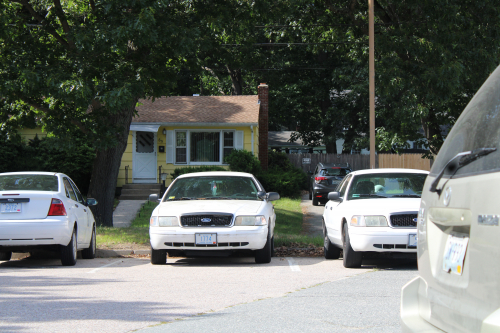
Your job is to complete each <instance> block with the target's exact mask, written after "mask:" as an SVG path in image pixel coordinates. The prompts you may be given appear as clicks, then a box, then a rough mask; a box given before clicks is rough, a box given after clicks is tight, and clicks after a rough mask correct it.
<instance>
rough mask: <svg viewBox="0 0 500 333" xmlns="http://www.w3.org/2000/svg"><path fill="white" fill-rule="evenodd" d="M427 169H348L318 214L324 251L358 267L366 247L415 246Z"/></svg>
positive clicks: (397, 249) (391, 250)
mask: <svg viewBox="0 0 500 333" xmlns="http://www.w3.org/2000/svg"><path fill="white" fill-rule="evenodd" d="M427 174H428V172H427V171H423V170H412V169H368V170H358V171H353V172H351V173H350V174H349V175H347V176H346V177H345V178H344V179H343V180H342V182H341V183H340V184H339V186H338V188H337V191H334V192H330V193H329V194H328V199H329V201H328V202H327V204H326V205H325V210H324V213H323V236H324V255H325V258H326V259H338V258H339V256H340V250H341V249H342V250H343V261H344V266H345V267H348V268H354V267H360V266H361V263H362V259H363V254H364V253H365V252H384V253H394V252H397V253H406V254H412V253H416V251H417V229H416V226H417V213H418V209H419V206H420V194H421V193H422V188H423V185H424V181H425V178H426V177H427Z"/></svg>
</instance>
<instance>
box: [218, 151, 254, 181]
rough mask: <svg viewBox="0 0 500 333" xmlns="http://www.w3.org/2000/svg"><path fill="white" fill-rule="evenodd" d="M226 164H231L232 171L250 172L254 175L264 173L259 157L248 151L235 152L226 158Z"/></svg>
mask: <svg viewBox="0 0 500 333" xmlns="http://www.w3.org/2000/svg"><path fill="white" fill-rule="evenodd" d="M224 162H226V163H227V164H229V170H231V171H239V172H248V173H251V174H254V175H257V174H259V173H260V172H261V171H262V169H261V167H260V161H259V160H258V159H257V157H255V155H254V154H253V153H252V152H249V151H246V150H233V151H232V152H231V154H229V156H226V158H225V159H224Z"/></svg>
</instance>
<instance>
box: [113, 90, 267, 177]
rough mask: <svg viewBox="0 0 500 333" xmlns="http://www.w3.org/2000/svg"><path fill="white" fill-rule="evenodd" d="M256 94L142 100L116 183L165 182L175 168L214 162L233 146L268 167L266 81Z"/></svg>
mask: <svg viewBox="0 0 500 333" xmlns="http://www.w3.org/2000/svg"><path fill="white" fill-rule="evenodd" d="M258 91H259V94H258V95H254V96H173V97H162V98H158V99H155V101H154V102H153V101H152V100H151V99H149V100H141V101H140V105H139V106H138V107H137V108H136V110H137V113H138V114H137V116H136V117H135V118H134V119H133V120H132V124H131V125H130V134H129V137H128V144H127V148H126V150H125V153H124V154H123V157H122V162H121V166H120V172H119V174H118V181H117V187H123V185H125V184H158V183H160V182H161V180H162V179H161V177H162V174H163V178H165V176H166V185H168V184H169V183H170V182H171V181H172V178H171V177H170V175H171V174H172V173H173V171H174V169H175V168H181V167H196V166H206V165H217V166H222V167H225V166H226V165H225V164H224V157H225V156H227V155H228V154H229V153H230V152H231V151H232V150H233V149H245V150H247V151H250V152H252V153H254V154H255V156H257V157H258V158H259V160H260V161H261V164H262V165H263V167H264V168H267V136H268V135H267V132H268V86H267V85H266V84H261V85H259V87H258Z"/></svg>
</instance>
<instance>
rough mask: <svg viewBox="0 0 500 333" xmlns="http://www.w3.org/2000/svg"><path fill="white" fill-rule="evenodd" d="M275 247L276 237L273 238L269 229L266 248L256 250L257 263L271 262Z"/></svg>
mask: <svg viewBox="0 0 500 333" xmlns="http://www.w3.org/2000/svg"><path fill="white" fill-rule="evenodd" d="M273 248H274V237H272V238H271V232H270V231H268V233H267V242H266V245H264V248H262V249H260V250H256V251H255V262H256V263H257V264H268V263H270V262H271V256H272V249H273Z"/></svg>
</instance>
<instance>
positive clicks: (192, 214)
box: [149, 171, 279, 265]
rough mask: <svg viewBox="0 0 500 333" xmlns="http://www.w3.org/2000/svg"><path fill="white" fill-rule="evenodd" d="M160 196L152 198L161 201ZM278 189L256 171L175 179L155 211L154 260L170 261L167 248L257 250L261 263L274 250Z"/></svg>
mask: <svg viewBox="0 0 500 333" xmlns="http://www.w3.org/2000/svg"><path fill="white" fill-rule="evenodd" d="M157 199H158V197H157V195H155V194H153V195H151V196H150V201H156V200H157ZM277 199H279V194H278V193H276V192H269V193H266V192H265V191H264V188H263V187H262V185H261V184H260V183H259V181H258V180H257V179H256V178H255V177H254V176H253V175H251V174H248V173H242V172H229V171H227V172H225V171H214V172H198V173H189V174H184V175H181V176H179V177H177V178H176V179H175V181H174V182H172V184H171V185H170V186H169V187H168V189H167V191H166V192H165V194H164V195H163V198H162V199H161V202H160V204H159V205H158V206H157V207H156V208H155V209H154V210H153V212H152V214H151V220H150V227H149V235H150V240H151V263H152V264H155V265H156V264H165V263H166V255H167V252H174V251H175V252H179V251H181V252H182V253H183V255H186V256H204V255H215V256H226V255H230V254H231V253H232V252H234V251H252V253H253V255H254V256H255V261H256V262H257V263H269V262H270V261H271V256H272V254H273V252H274V226H275V223H276V214H275V212H274V206H273V204H272V203H271V201H273V200H277Z"/></svg>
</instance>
